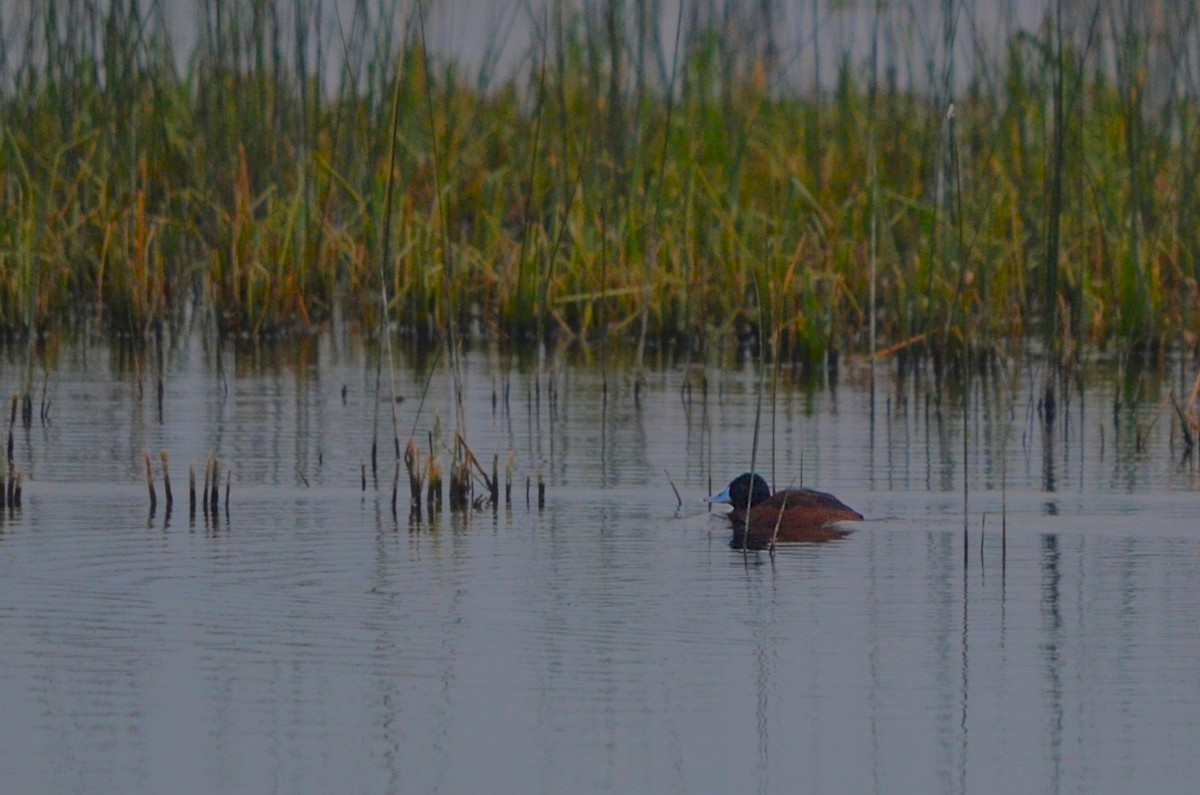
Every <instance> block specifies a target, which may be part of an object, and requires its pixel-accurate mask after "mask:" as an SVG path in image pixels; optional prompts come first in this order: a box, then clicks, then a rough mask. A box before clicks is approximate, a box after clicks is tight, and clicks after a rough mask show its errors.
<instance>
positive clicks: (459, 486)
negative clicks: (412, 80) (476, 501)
mask: <svg viewBox="0 0 1200 795" xmlns="http://www.w3.org/2000/svg"><path fill="white" fill-rule="evenodd" d="M470 504H471V468H470V467H469V466H468V465H467V462H466V461H459V462H458V463H456V464H455V465H454V466H453V467H451V469H450V510H452V511H459V510H463V509H465V508H466V507H467V506H469V505H470Z"/></svg>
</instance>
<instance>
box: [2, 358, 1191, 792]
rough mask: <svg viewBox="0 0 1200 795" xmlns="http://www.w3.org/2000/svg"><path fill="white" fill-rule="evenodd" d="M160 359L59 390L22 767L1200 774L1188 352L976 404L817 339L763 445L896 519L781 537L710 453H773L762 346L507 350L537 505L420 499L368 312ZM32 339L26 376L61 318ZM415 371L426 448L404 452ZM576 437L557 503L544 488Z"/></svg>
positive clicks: (531, 781)
mask: <svg viewBox="0 0 1200 795" xmlns="http://www.w3.org/2000/svg"><path fill="white" fill-rule="evenodd" d="M431 366H433V367H434V368H435V372H434V376H433V377H432V379H430V380H429V392H428V397H427V399H426V403H425V407H424V409H423V410H422V413H421V415H420V417H419V418H418V417H416V414H417V404H418V402H419V400H418V398H419V395H420V394H421V391H422V389H423V388H424V386H425V383H426V375H427V371H428V369H429V368H430V367H431ZM156 367H157V365H156V364H155V360H154V357H145V358H143V359H138V358H132V357H122V356H121V355H119V354H117V353H115V352H113V351H110V350H108V349H105V348H97V347H86V346H75V347H69V348H66V349H64V350H61V351H59V352H58V354H57V358H56V361H55V362H54V364H53V366H52V369H51V370H50V372H49V375H48V378H47V380H46V390H45V391H46V397H47V399H48V400H49V401H50V423H49V424H48V425H43V424H41V423H40V422H38V418H37V414H38V411H37V405H38V404H40V402H41V384H42V375H41V374H40V371H38V372H39V375H38V376H37V377H36V379H35V380H36V382H37V384H38V391H37V392H36V394H35V410H34V418H33V419H34V421H33V424H32V426H31V427H30V428H28V429H26V428H23V427H22V425H21V423H20V421H19V420H18V422H17V425H16V428H15V431H14V445H15V455H16V458H17V461H18V465H19V466H21V467H23V468H25V469H26V470H27V473H28V478H29V481H28V482H27V483H26V486H25V493H24V499H23V504H22V506H21V508H20V509H19V510H17V511H12V512H8V513H6V514H5V515H4V518H3V521H2V523H0V637H2V643H0V704H2V705H3V709H2V710H0V780H3V781H4V782H5V786H4V790H5V791H6V792H39V793H52V792H268V791H269V792H287V793H299V792H331V791H339V792H431V791H444V792H522V793H524V792H564V791H598V790H620V791H654V792H663V791H667V792H745V791H751V790H755V791H760V792H794V791H825V792H866V791H885V792H935V791H936V792H1056V791H1066V792H1079V791H1087V792H1101V791H1108V792H1122V791H1130V790H1132V789H1134V788H1136V789H1138V790H1140V791H1161V792H1167V791H1176V792H1179V791H1186V790H1190V789H1192V788H1193V787H1194V786H1195V782H1196V781H1197V780H1200V760H1198V758H1197V755H1196V754H1195V748H1196V746H1197V744H1198V741H1200V662H1197V660H1200V587H1198V586H1197V579H1196V572H1197V570H1200V531H1198V529H1197V524H1198V523H1197V521H1196V517H1197V514H1198V511H1197V508H1198V506H1200V495H1198V494H1197V492H1198V490H1200V476H1198V475H1197V473H1196V469H1195V466H1194V464H1192V463H1191V462H1189V461H1187V460H1185V459H1183V457H1182V449H1183V440H1182V435H1181V433H1180V431H1179V426H1178V422H1177V420H1176V419H1175V417H1174V414H1173V410H1172V409H1170V407H1169V404H1168V403H1166V402H1165V400H1166V394H1167V392H1168V391H1169V390H1174V391H1175V392H1176V394H1183V393H1184V392H1185V391H1186V388H1190V377H1191V374H1189V373H1187V372H1183V371H1178V370H1173V371H1172V372H1170V373H1167V374H1165V375H1161V376H1156V377H1150V376H1142V377H1136V376H1121V377H1118V375H1117V374H1116V373H1115V372H1114V371H1112V370H1111V369H1109V368H1104V367H1097V368H1094V371H1093V372H1090V373H1089V374H1088V375H1087V377H1086V378H1084V379H1083V382H1082V385H1079V384H1078V383H1076V382H1074V381H1070V382H1063V381H1061V380H1056V379H1051V378H1049V376H1048V375H1047V374H1046V373H1045V372H1044V371H1043V370H1041V369H1039V368H1038V367H1036V366H1033V365H1028V366H1024V365H1023V366H1021V367H1019V368H1016V375H1015V376H1014V377H1013V378H1012V380H1011V381H1010V380H1008V379H1007V378H1006V379H1004V380H1003V384H1004V386H1003V387H1001V386H1000V384H999V382H997V381H991V382H989V383H988V384H986V385H985V384H982V383H979V382H977V383H976V384H975V385H973V386H972V388H971V390H970V395H971V399H970V402H969V405H970V411H969V413H968V418H967V421H966V422H965V423H964V420H963V411H962V400H961V397H960V395H961V390H959V389H958V388H956V387H954V386H953V385H950V386H938V385H937V384H935V383H934V381H933V379H932V376H929V375H927V376H926V377H923V378H907V379H904V380H903V381H901V380H899V379H898V378H897V376H896V374H895V373H894V372H892V371H890V370H887V369H885V370H882V371H880V373H879V378H878V381H877V386H876V389H875V395H874V408H873V409H872V397H871V390H870V388H869V379H868V377H867V371H866V369H865V368H864V366H863V365H861V364H860V363H854V362H847V363H844V364H843V367H842V371H841V374H840V376H839V378H838V379H837V381H836V384H835V385H833V384H816V385H803V384H798V383H795V382H793V381H791V380H790V379H787V378H785V379H784V380H783V383H782V384H781V385H780V387H779V390H778V392H777V393H776V394H775V396H774V399H773V401H772V400H771V395H770V393H768V394H767V396H766V397H767V402H766V404H765V405H766V406H768V409H767V410H765V411H764V415H763V442H762V444H761V446H760V450H759V468H760V469H762V470H765V471H766V472H767V473H768V474H770V473H771V471H772V466H773V468H774V473H775V476H774V480H775V481H778V482H779V484H780V485H783V484H784V483H786V482H787V481H790V480H792V479H793V478H794V479H795V480H796V481H797V482H799V481H802V482H803V483H805V484H806V485H809V486H813V487H819V488H823V489H826V490H829V491H833V492H835V493H837V494H838V495H839V496H840V497H842V498H843V499H844V500H845V501H846V502H848V503H849V504H850V505H852V506H854V507H855V508H857V509H858V510H860V511H862V512H863V513H864V514H865V515H866V516H867V517H868V520H867V521H864V522H862V523H859V524H858V525H857V526H856V528H857V529H856V532H855V533H853V534H852V535H851V536H850V537H849V538H848V539H846V540H844V541H841V542H837V543H833V544H828V545H823V546H795V547H790V548H787V549H782V550H780V551H779V553H778V554H777V555H776V556H775V558H774V559H771V558H770V557H769V556H767V555H765V554H761V555H757V556H751V557H750V558H748V559H744V558H743V557H742V556H741V555H740V554H738V553H735V552H733V551H731V550H730V549H728V547H727V540H728V536H729V531H728V528H727V526H726V524H725V521H724V520H723V519H722V518H720V517H719V516H710V515H709V514H708V513H707V512H706V510H705V507H704V506H703V505H702V504H701V503H700V502H699V498H700V497H701V496H702V495H703V494H706V493H708V489H709V486H710V484H709V478H710V473H711V476H712V478H713V479H714V482H713V484H712V485H713V486H714V487H719V486H721V485H723V484H724V481H725V480H726V479H728V478H730V477H732V476H733V475H735V474H737V473H738V472H741V471H742V470H743V469H745V468H746V467H747V465H748V462H749V454H750V448H751V439H752V432H753V424H754V412H755V404H756V397H757V383H758V381H757V374H756V372H755V371H754V370H753V369H752V368H749V367H742V368H737V367H731V368H727V369H722V368H715V367H714V368H709V369H708V370H706V371H703V372H697V371H695V370H688V369H687V368H685V367H683V366H680V365H674V364H662V363H657V362H656V363H653V364H652V365H651V366H650V367H649V368H648V371H647V374H646V379H645V383H644V385H643V386H642V387H641V388H640V389H639V390H638V392H637V397H636V400H635V391H634V381H633V378H632V376H631V375H629V373H630V372H631V371H630V370H628V369H627V368H625V367H624V366H622V368H621V369H618V368H616V367H615V366H614V367H612V371H613V372H612V373H610V374H609V375H608V377H607V378H606V377H605V371H604V369H603V368H602V366H601V361H600V359H598V358H595V359H593V360H592V361H591V362H587V361H569V362H568V361H565V360H561V359H551V360H549V362H548V363H545V364H543V366H542V367H541V368H539V367H538V366H537V363H536V362H535V361H523V362H517V363H515V364H513V365H512V366H511V367H507V366H505V365H504V364H502V362H501V360H500V359H499V358H498V357H497V356H495V355H494V354H492V353H489V352H486V351H484V352H476V353H472V354H470V355H468V356H467V357H466V359H465V362H464V391H463V405H464V415H465V418H466V435H467V437H468V439H469V441H470V442H471V444H472V446H473V448H474V450H475V452H476V453H477V454H478V455H479V457H480V458H481V459H482V460H484V461H485V465H486V466H488V467H489V468H490V462H491V460H492V455H493V454H498V455H499V456H500V459H501V462H502V463H501V467H502V468H503V461H504V460H505V458H506V457H507V455H508V454H509V453H510V452H511V453H512V454H513V456H514V460H515V462H516V463H515V480H516V486H515V488H514V494H513V496H514V504H513V506H512V507H511V508H504V507H501V508H500V510H498V511H496V512H493V511H492V510H490V509H485V510H482V511H477V512H472V513H469V514H452V513H450V512H449V511H444V512H443V513H441V514H439V515H436V516H433V517H432V518H431V517H430V516H429V515H428V513H427V514H426V515H425V516H424V517H423V519H422V520H421V521H418V522H410V520H409V517H408V516H407V512H406V511H405V510H404V509H403V508H402V509H401V510H400V512H399V513H400V517H399V518H398V519H396V518H394V517H393V515H392V510H391V499H390V498H391V494H390V489H391V463H390V459H391V455H390V450H389V448H388V445H390V444H391V436H392V430H391V428H392V424H391V418H390V413H389V405H388V404H387V403H382V404H381V403H379V401H378V400H377V399H376V397H375V391H374V390H375V367H374V364H373V359H372V358H371V356H370V355H369V354H368V353H366V352H364V351H363V350H362V349H361V348H360V347H359V346H357V345H356V344H353V343H340V342H338V341H336V340H333V339H328V338H325V339H320V340H315V341H312V342H310V343H308V344H306V345H302V346H288V347H284V348H279V349H272V350H260V351H258V352H256V353H252V354H241V355H234V353H233V352H232V351H229V350H226V351H223V352H222V355H221V356H220V357H217V356H216V355H215V354H214V353H213V352H211V351H206V350H205V349H204V348H203V347H202V346H201V345H200V343H199V342H193V343H190V344H189V345H187V346H186V347H185V348H184V349H183V350H181V351H178V352H175V353H172V354H169V355H167V356H166V357H165V360H164V379H163V383H164V397H163V403H162V410H161V416H160V413H159V408H158V404H157V400H156V399H155V394H156V388H155V387H156V375H155V373H156ZM3 368H4V369H3V371H0V376H2V377H3V379H4V384H5V385H6V386H8V387H9V388H10V389H18V388H22V387H20V385H21V384H24V383H25V378H26V372H27V371H26V369H25V368H26V364H25V358H24V356H23V352H20V351H8V352H6V354H5V358H4V360H3ZM705 380H706V381H707V392H706V393H705V391H704V389H703V384H704V382H705ZM606 381H607V383H608V389H607V399H605V389H604V384H605V382H606ZM384 382H385V384H386V382H387V372H386V370H385V372H384ZM396 384H397V389H398V391H399V392H400V393H401V394H403V395H405V396H406V397H407V398H408V399H407V400H405V402H403V403H401V404H400V405H399V407H398V411H397V415H398V423H399V426H400V427H401V435H402V437H403V439H407V437H408V434H409V432H410V429H412V428H413V427H415V428H416V430H417V437H418V439H419V440H420V441H421V443H422V446H423V447H425V446H427V438H428V437H427V432H428V430H429V429H430V427H431V426H432V423H433V417H434V414H435V413H436V414H440V417H441V423H442V425H443V427H444V438H446V439H448V438H450V433H451V431H452V430H453V429H454V428H455V427H457V425H456V420H455V418H454V417H455V411H454V408H453V405H454V404H453V402H452V401H451V399H450V395H451V393H452V379H451V378H450V377H449V375H448V374H447V372H446V370H445V368H444V367H442V366H441V360H435V359H432V358H426V359H424V360H420V361H417V360H413V359H400V360H399V364H398V369H397V371H396ZM139 385H140V386H139ZM688 385H691V389H690V390H689V389H688V388H687V387H688ZM1048 386H1050V387H1052V388H1053V389H1054V391H1055V394H1056V409H1055V418H1054V420H1053V422H1050V423H1047V422H1046V412H1045V403H1044V398H1045V394H1046V388H1047V387H1048ZM343 387H345V397H344V398H343V392H342V390H343ZM506 388H507V394H508V400H507V404H506V402H505V399H504V395H505V390H506ZM386 390H387V388H386V386H385V391H386ZM493 393H495V394H496V403H495V408H493V399H492V396H493ZM705 394H706V395H707V398H706V399H705ZM1039 401H1041V408H1040V410H1039ZM772 403H773V405H774V407H775V408H774V411H773V412H772V411H770V410H769V406H770V405H771V404H772ZM377 408H381V409H382V411H381V413H380V415H379V427H380V429H381V433H380V437H381V439H383V440H384V452H383V453H382V454H381V455H380V460H381V461H382V460H384V459H386V460H387V461H388V462H389V463H388V464H387V466H386V467H385V468H386V470H387V473H386V474H381V475H380V480H379V483H378V484H376V483H375V481H374V479H373V478H372V477H371V475H370V472H369V471H368V487H367V490H366V491H365V492H364V491H362V489H361V483H360V480H361V476H362V466H363V464H364V463H366V464H367V465H368V470H369V461H370V448H371V439H372V427H373V424H374V422H375V416H376V409H377ZM964 427H965V428H966V429H967V434H966V439H967V442H966V446H965V452H966V476H967V482H968V485H969V489H968V494H967V500H968V502H967V513H966V520H965V522H966V525H967V528H968V530H969V545H968V546H967V547H966V550H965V553H966V554H965V560H964V511H963V508H964V506H963V503H964V495H963V474H964V444H963V438H964V437H963V433H964ZM771 438H773V439H774V444H771V442H770V441H769V439H771ZM159 449H167V450H169V451H170V454H171V466H172V474H173V476H174V480H175V491H176V495H177V497H176V506H175V510H174V511H173V513H172V514H171V516H170V517H169V519H168V518H167V517H165V516H164V511H163V505H162V494H161V491H160V494H159V499H160V505H159V507H158V510H157V512H156V514H155V516H154V517H152V518H148V497H147V495H146V488H145V483H144V474H143V470H142V467H143V464H142V463H141V454H142V451H143V450H149V451H151V452H157V451H158V450H159ZM210 450H211V451H214V452H215V453H216V454H217V455H219V456H220V458H221V459H222V460H223V461H224V462H225V464H226V465H227V466H228V467H230V468H232V470H233V472H234V480H233V484H232V489H231V497H232V500H231V504H230V506H229V509H228V512H227V513H226V512H225V511H224V509H222V510H221V511H220V512H218V514H217V516H216V519H215V520H214V519H210V518H205V517H204V516H203V515H200V516H197V517H196V518H195V519H194V520H190V519H189V517H188V512H187V508H186V498H184V499H182V500H181V499H180V497H181V495H182V494H183V492H184V491H185V488H186V487H185V485H184V483H185V482H186V470H187V463H188V462H189V461H198V462H200V461H203V460H204V457H205V456H206V455H207V453H208V452H209V451H210ZM772 457H773V459H774V464H773V465H772ZM447 460H448V457H447V456H446V455H443V463H444V464H445V463H446V462H447ZM157 469H158V464H157V461H156V471H157ZM664 471H669V473H670V476H671V478H672V479H673V480H674V482H675V484H676V485H677V486H678V488H679V490H680V492H681V494H682V496H683V499H684V503H683V506H682V507H681V508H680V507H677V504H676V500H675V497H674V494H673V493H672V491H671V487H670V485H669V484H668V482H667V476H666V475H665V474H664ZM539 472H540V473H542V474H543V475H544V477H545V479H546V483H547V487H548V488H547V502H546V507H545V509H544V510H541V511H539V510H538V509H537V508H536V505H527V503H526V497H525V480H526V478H527V477H529V478H532V479H536V477H537V475H538V473H539ZM306 484H307V485H306ZM535 491H536V489H535ZM535 500H536V498H534V501H535ZM1002 513H1003V519H1004V522H1003V523H1004V524H1005V525H1006V527H1007V532H1006V536H1005V541H1004V546H1005V550H1004V554H1003V555H1002V541H1001V524H1002Z"/></svg>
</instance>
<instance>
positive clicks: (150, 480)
mask: <svg viewBox="0 0 1200 795" xmlns="http://www.w3.org/2000/svg"><path fill="white" fill-rule="evenodd" d="M142 458H143V459H144V460H145V462H146V489H147V490H148V491H149V492H150V513H152V514H153V513H154V509H155V508H157V507H158V493H157V492H156V491H155V488H154V470H153V468H151V466H150V453H148V452H146V451H142Z"/></svg>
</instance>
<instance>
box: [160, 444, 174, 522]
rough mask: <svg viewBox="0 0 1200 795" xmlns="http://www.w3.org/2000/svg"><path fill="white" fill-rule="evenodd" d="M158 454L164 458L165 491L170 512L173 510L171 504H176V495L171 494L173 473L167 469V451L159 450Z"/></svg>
mask: <svg viewBox="0 0 1200 795" xmlns="http://www.w3.org/2000/svg"><path fill="white" fill-rule="evenodd" d="M158 455H159V457H160V458H161V459H162V467H163V492H164V493H165V494H166V497H167V511H168V512H169V511H170V510H171V506H173V505H174V504H175V496H174V495H173V494H171V473H170V471H169V470H168V469H167V451H166V450H159V451H158Z"/></svg>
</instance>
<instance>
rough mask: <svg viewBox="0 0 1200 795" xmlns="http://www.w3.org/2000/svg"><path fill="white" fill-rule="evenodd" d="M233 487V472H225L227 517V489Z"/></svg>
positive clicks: (228, 470) (227, 511) (226, 510)
mask: <svg viewBox="0 0 1200 795" xmlns="http://www.w3.org/2000/svg"><path fill="white" fill-rule="evenodd" d="M231 485H233V470H232V469H226V470H225V515H226V516H228V515H229V487H230V486H231Z"/></svg>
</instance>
